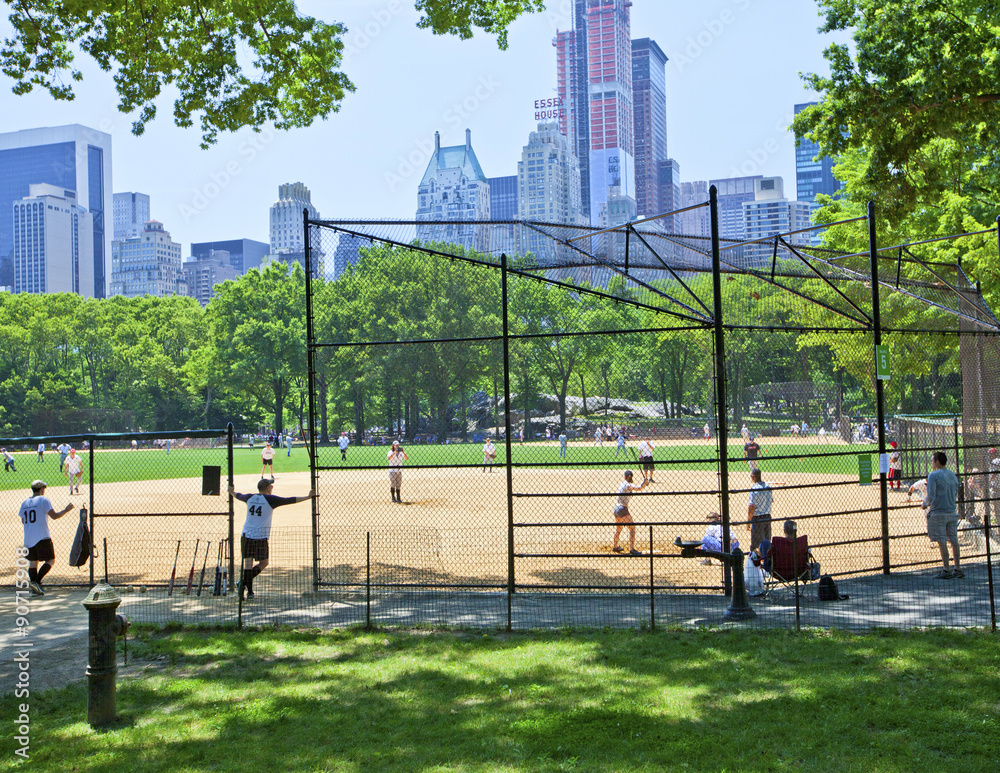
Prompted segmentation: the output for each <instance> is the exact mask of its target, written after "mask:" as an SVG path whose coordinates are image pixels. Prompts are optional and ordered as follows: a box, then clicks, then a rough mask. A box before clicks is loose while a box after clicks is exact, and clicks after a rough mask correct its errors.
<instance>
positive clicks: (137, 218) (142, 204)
mask: <svg viewBox="0 0 1000 773" xmlns="http://www.w3.org/2000/svg"><path fill="white" fill-rule="evenodd" d="M113 207H114V209H113V222H114V234H113V238H115V239H126V238H132V237H135V236H138V235H139V234H140V233H141V232H142V229H143V228H144V227H145V225H146V223H148V222H149V221H150V219H151V218H152V215H150V213H149V196H148V195H147V194H145V193H134V192H132V191H129V192H127V193H116V194H115V195H114V205H113Z"/></svg>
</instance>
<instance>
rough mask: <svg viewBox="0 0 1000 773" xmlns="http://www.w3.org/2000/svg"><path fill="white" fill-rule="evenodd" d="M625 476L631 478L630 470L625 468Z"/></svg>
mask: <svg viewBox="0 0 1000 773" xmlns="http://www.w3.org/2000/svg"><path fill="white" fill-rule="evenodd" d="M625 477H626V478H631V477H632V470H625Z"/></svg>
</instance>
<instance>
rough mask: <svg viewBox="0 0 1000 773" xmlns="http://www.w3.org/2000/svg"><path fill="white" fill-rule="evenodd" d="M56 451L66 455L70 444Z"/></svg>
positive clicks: (65, 444) (63, 445)
mask: <svg viewBox="0 0 1000 773" xmlns="http://www.w3.org/2000/svg"><path fill="white" fill-rule="evenodd" d="M132 442H133V443H134V442H135V441H134V440H133V441H132ZM56 451H58V452H59V453H61V454H62V455H63V456H66V454H68V453H69V444H67V443H63V444H62V445H61V446H59V447H58V448H57V449H56Z"/></svg>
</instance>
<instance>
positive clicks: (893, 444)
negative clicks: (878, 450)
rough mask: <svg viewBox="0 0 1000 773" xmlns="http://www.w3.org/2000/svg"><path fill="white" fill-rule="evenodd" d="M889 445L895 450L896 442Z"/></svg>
mask: <svg viewBox="0 0 1000 773" xmlns="http://www.w3.org/2000/svg"><path fill="white" fill-rule="evenodd" d="M889 445H891V446H892V447H893V448H895V447H896V441H895V440H893V441H892V442H891V443H889Z"/></svg>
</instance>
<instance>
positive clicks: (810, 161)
mask: <svg viewBox="0 0 1000 773" xmlns="http://www.w3.org/2000/svg"><path fill="white" fill-rule="evenodd" d="M815 104H817V103H816V102H803V103H802V104H799V105H796V106H795V114H796V115H798V114H799V113H801V112H802V111H803V110H805V109H806V108H807V107H811V106H812V105H815ZM819 154H820V149H819V145H817V144H816V143H815V142H813V141H812V140H808V139H806V138H805V137H796V145H795V188H796V198H797V199H798V200H799V201H808V202H810V203H813V202H815V201H816V196H817V194H820V193H825V194H826V195H827V196H834V195H836V193H837V191H839V190H840V187H841V182H840V180H838V179H837V178H836V177H834V176H833V163H834V162H833V159H831V158H829V157H828V156H823V157H822V158H819V159H817V158H816V157H817V156H818V155H819Z"/></svg>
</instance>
